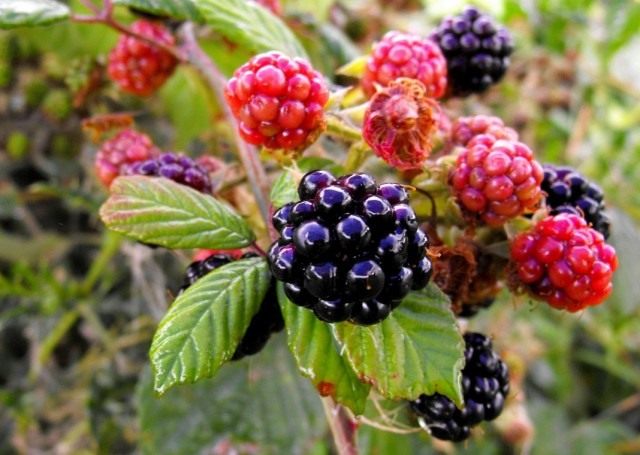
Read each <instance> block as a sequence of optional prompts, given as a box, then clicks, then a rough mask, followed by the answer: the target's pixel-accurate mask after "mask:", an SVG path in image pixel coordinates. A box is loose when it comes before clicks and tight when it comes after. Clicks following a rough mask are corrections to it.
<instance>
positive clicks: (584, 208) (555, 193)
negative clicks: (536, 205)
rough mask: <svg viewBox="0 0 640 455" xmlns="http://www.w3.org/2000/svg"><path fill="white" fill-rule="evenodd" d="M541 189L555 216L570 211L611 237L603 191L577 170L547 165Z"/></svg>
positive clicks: (605, 235)
mask: <svg viewBox="0 0 640 455" xmlns="http://www.w3.org/2000/svg"><path fill="white" fill-rule="evenodd" d="M543 169H544V180H543V181H542V190H543V191H544V192H545V193H546V194H547V196H546V204H547V206H548V207H549V208H550V209H551V214H552V215H557V214H558V213H571V214H573V215H578V216H581V217H583V218H584V219H585V220H586V221H587V223H589V224H590V225H591V227H593V228H594V229H595V230H596V231H598V232H600V233H601V234H602V235H604V237H605V239H606V238H608V237H609V229H610V226H611V220H610V219H609V216H608V215H607V214H606V213H605V212H604V210H605V206H604V201H603V199H604V193H603V192H602V189H601V188H600V187H599V186H598V185H596V184H595V183H593V182H590V181H588V180H587V179H585V178H584V176H582V174H580V173H579V172H577V171H576V170H575V169H572V168H570V167H564V166H554V165H552V164H545V165H544V166H543Z"/></svg>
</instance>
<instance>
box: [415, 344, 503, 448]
mask: <svg viewBox="0 0 640 455" xmlns="http://www.w3.org/2000/svg"><path fill="white" fill-rule="evenodd" d="M464 341H465V351H464V357H465V366H464V369H463V370H462V392H463V397H464V407H463V408H462V409H458V408H457V407H456V405H455V404H454V403H453V401H451V400H450V399H449V398H447V397H445V396H444V395H440V394H439V393H435V394H433V395H420V397H419V398H418V399H417V400H415V401H412V402H411V403H410V405H411V409H412V410H413V412H414V413H415V414H416V415H417V416H418V417H419V418H420V419H422V421H423V423H424V424H425V425H426V426H427V427H428V428H429V432H430V433H431V436H433V437H434V438H437V439H443V440H446V441H454V442H460V441H463V440H465V439H467V438H468V437H469V436H470V434H471V427H474V426H476V425H478V424H479V423H480V422H482V421H485V420H486V421H490V420H493V419H495V418H496V417H498V416H499V415H500V414H501V413H502V409H503V408H504V403H505V400H506V398H507V395H508V394H509V369H508V368H507V365H506V364H505V363H504V362H503V361H502V359H500V357H499V356H498V354H496V353H495V351H493V349H492V348H491V340H490V339H489V338H488V337H486V336H485V335H482V334H480V333H473V332H468V333H465V334H464Z"/></svg>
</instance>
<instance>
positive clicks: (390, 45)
mask: <svg viewBox="0 0 640 455" xmlns="http://www.w3.org/2000/svg"><path fill="white" fill-rule="evenodd" d="M400 77H406V78H410V79H416V80H418V81H420V82H422V84H424V86H425V89H426V93H427V95H428V96H430V97H432V98H441V97H442V96H443V95H444V93H445V90H446V88H447V61H446V60H445V59H444V56H443V55H442V52H441V51H440V48H439V47H438V45H437V44H436V43H434V42H433V41H431V40H429V39H427V38H423V37H420V36H417V35H411V34H408V33H401V32H396V31H392V32H388V33H387V34H386V35H384V36H383V37H382V39H381V40H380V41H378V42H377V43H376V44H374V46H373V49H372V50H371V54H370V55H369V57H368V59H367V66H366V68H365V72H364V75H363V76H362V89H363V90H364V92H365V94H366V95H367V96H369V97H370V96H371V95H373V94H374V93H375V92H376V85H379V86H380V87H386V86H387V85H389V83H390V82H392V81H394V80H396V79H398V78H400Z"/></svg>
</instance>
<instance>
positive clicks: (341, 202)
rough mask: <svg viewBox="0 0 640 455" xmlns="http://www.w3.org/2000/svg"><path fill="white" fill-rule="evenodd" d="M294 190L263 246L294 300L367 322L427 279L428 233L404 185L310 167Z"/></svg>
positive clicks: (325, 315) (333, 318)
mask: <svg viewBox="0 0 640 455" xmlns="http://www.w3.org/2000/svg"><path fill="white" fill-rule="evenodd" d="M298 195H299V197H300V201H299V202H296V203H289V204H287V205H285V206H283V207H281V208H280V209H278V210H277V211H276V212H275V214H274V215H273V226H274V228H275V229H276V230H278V232H279V233H280V239H279V240H278V241H276V242H274V243H273V245H272V246H271V249H270V250H269V263H270V265H271V271H272V273H273V275H274V276H275V277H276V279H278V280H280V281H282V282H283V283H284V290H285V293H286V295H287V297H288V298H289V299H290V300H291V301H292V302H293V303H295V304H296V305H299V306H302V307H304V308H309V309H311V310H313V312H314V314H315V315H316V316H317V317H318V318H319V319H321V320H323V321H326V322H340V321H345V320H349V322H351V323H353V324H360V325H369V324H376V323H378V322H380V321H382V320H384V319H386V318H387V316H389V313H390V312H391V311H392V310H393V309H394V308H396V307H397V306H398V305H400V302H401V301H402V299H403V297H405V296H406V295H407V294H408V293H409V291H410V290H411V289H414V290H417V289H422V288H424V287H425V286H426V285H427V283H428V281H429V278H430V277H431V270H432V267H431V261H430V260H429V258H428V257H427V254H426V253H427V247H428V246H429V239H428V237H427V235H426V234H425V233H424V232H423V231H422V230H421V229H419V227H418V220H417V218H416V215H415V213H414V211H413V209H412V208H411V207H410V206H409V205H408V202H409V196H408V194H407V191H406V189H405V188H404V187H403V186H402V185H398V184H392V183H391V184H390V183H386V184H382V185H377V184H376V181H375V180H374V179H373V177H371V176H370V175H367V174H363V173H356V174H349V175H345V176H342V177H340V178H335V177H334V176H333V175H331V173H329V172H327V171H311V172H309V173H307V174H306V175H305V176H304V177H302V180H301V181H300V186H299V187H298Z"/></svg>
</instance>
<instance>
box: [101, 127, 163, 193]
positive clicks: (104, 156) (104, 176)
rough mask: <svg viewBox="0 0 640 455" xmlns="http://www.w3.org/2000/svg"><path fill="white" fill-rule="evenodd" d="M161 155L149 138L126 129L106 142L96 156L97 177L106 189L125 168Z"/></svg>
mask: <svg viewBox="0 0 640 455" xmlns="http://www.w3.org/2000/svg"><path fill="white" fill-rule="evenodd" d="M159 153H160V150H158V149H157V148H156V147H155V146H154V145H153V142H152V141H151V139H150V138H149V136H147V135H146V134H142V133H139V132H138V131H135V130H132V129H125V130H122V131H121V132H119V133H118V134H117V135H116V136H114V137H113V138H111V139H109V140H108V141H106V142H105V143H104V144H102V146H101V147H100V150H99V151H98V154H97V155H96V161H95V169H96V175H97V176H98V179H100V182H102V184H103V185H104V186H105V187H107V188H108V187H109V186H110V185H111V182H113V180H114V179H115V178H116V177H118V176H119V175H121V174H122V172H123V170H124V168H126V167H127V166H131V165H133V164H135V163H139V162H141V161H145V160H148V159H150V158H152V157H154V156H157V155H158V154H159Z"/></svg>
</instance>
